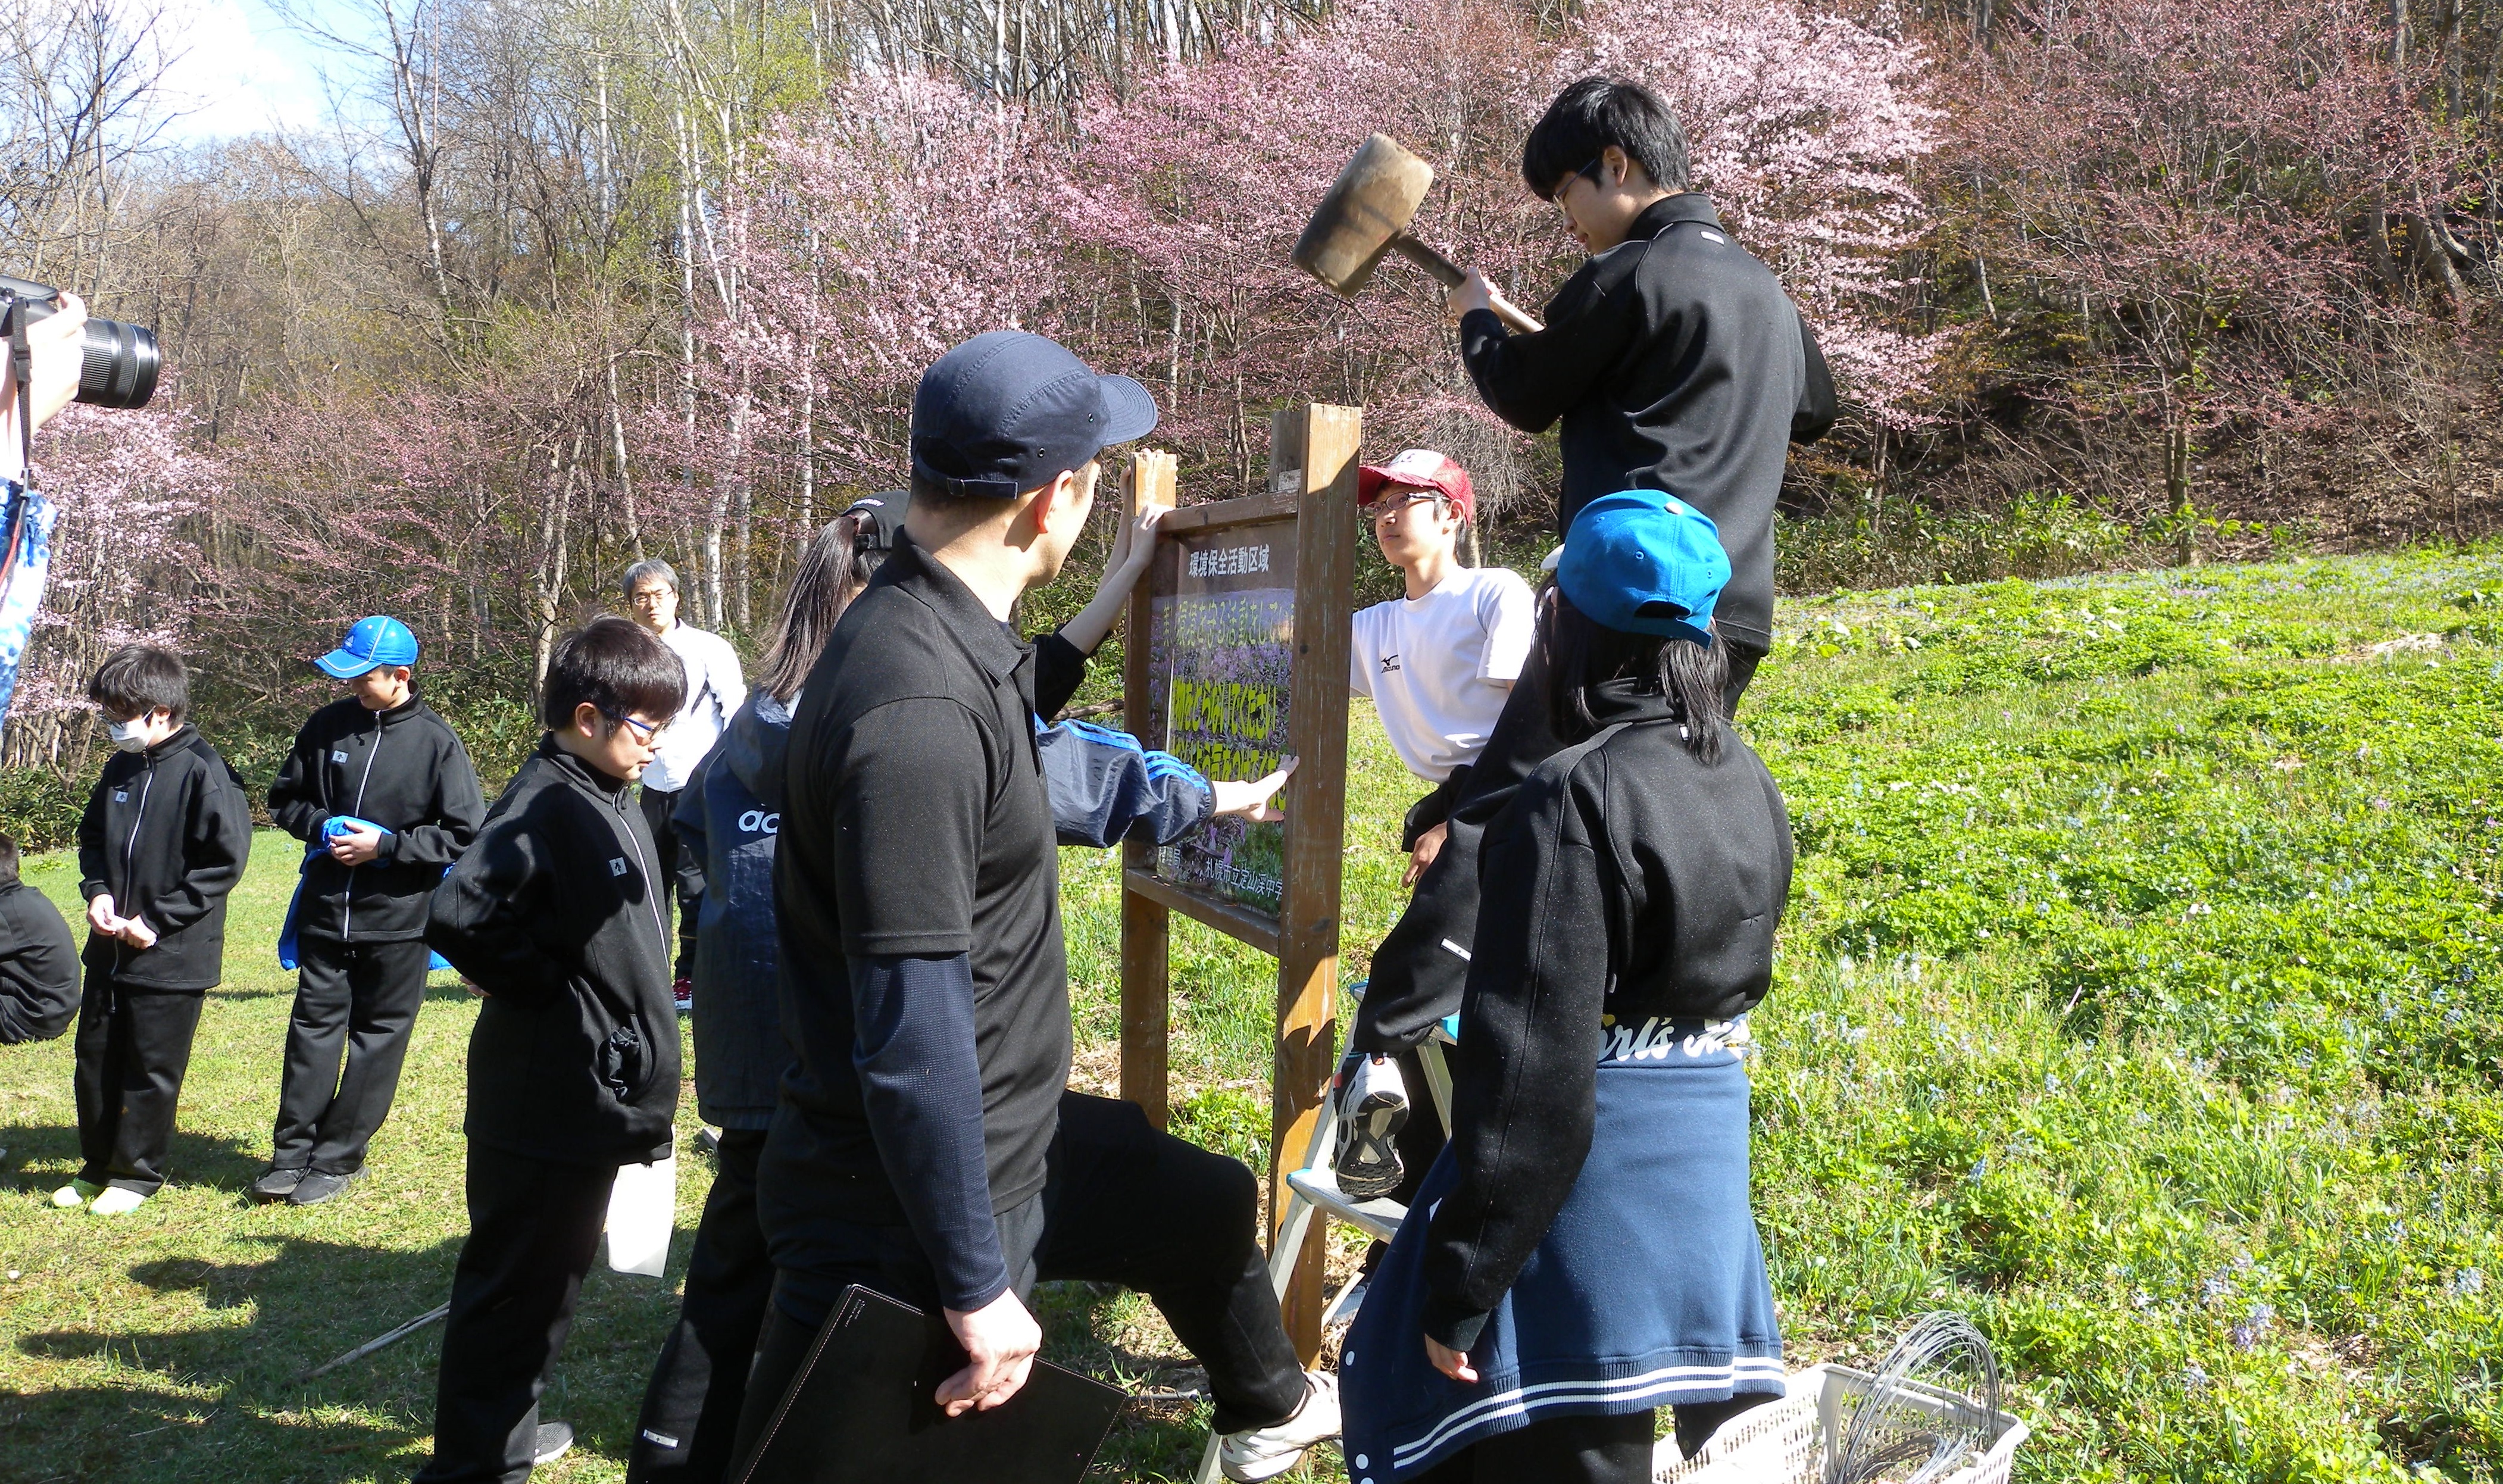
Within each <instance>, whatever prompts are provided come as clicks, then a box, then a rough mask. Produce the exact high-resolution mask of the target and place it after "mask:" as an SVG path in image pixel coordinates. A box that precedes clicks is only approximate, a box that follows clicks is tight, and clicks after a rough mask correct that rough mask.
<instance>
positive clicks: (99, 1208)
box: [86, 1185, 148, 1216]
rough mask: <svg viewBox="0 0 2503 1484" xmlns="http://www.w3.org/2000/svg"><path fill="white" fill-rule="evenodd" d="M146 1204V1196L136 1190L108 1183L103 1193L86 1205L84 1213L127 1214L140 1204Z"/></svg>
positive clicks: (136, 1208) (92, 1214)
mask: <svg viewBox="0 0 2503 1484" xmlns="http://www.w3.org/2000/svg"><path fill="white" fill-rule="evenodd" d="M146 1204H148V1197H147V1196H145V1195H142V1194H140V1193H139V1192H138V1191H129V1190H124V1189H122V1188H121V1187H120V1186H118V1185H109V1186H106V1187H105V1188H104V1193H103V1194H101V1195H98V1196H97V1197H96V1198H95V1199H94V1200H93V1201H92V1202H90V1203H89V1204H88V1205H87V1208H86V1214H87V1215H89V1216H128V1215H129V1214H130V1213H131V1212H133V1211H136V1210H138V1209H139V1208H140V1207H141V1206H144V1205H146Z"/></svg>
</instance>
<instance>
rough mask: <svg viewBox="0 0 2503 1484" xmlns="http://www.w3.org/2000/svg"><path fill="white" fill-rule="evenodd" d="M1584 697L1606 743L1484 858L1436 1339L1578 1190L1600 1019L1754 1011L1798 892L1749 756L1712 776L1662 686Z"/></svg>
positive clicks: (1461, 1331)
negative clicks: (1691, 748)
mask: <svg viewBox="0 0 2503 1484" xmlns="http://www.w3.org/2000/svg"><path fill="white" fill-rule="evenodd" d="M1589 695H1590V700H1591V710H1592V713H1593V714H1594V716H1596V717H1597V718H1598V720H1599V722H1600V723H1601V726H1602V730H1601V731H1600V732H1599V734H1598V735H1596V736H1594V737H1593V738H1590V739H1589V740H1587V741H1585V742H1581V743H1579V744H1577V745H1574V746H1571V747H1567V748H1565V749H1564V750H1563V751H1561V752H1559V753H1557V754H1556V755H1555V756H1554V757H1551V758H1549V759H1548V760H1547V761H1546V762H1545V763H1544V764H1542V765H1541V766H1540V767H1539V769H1538V771H1537V772H1536V773H1535V774H1532V775H1531V776H1530V778H1529V781H1528V782H1526V783H1525V784H1523V785H1522V787H1521V790H1520V792H1519V793H1518V794H1516V795H1515V796H1514V798H1513V801H1512V804H1511V806H1510V807H1509V808H1507V809H1506V810H1505V811H1503V812H1502V813H1501V814H1499V815H1497V816H1496V818H1495V819H1494V821H1493V822H1492V824H1490V825H1489V826H1488V827H1487V833H1486V842H1485V846H1484V849H1483V852H1482V853H1481V855H1480V857H1479V866H1478V881H1479V891H1480V893H1481V896H1480V900H1479V907H1478V932H1477V944H1476V949H1475V956H1474V957H1473V958H1472V959H1471V960H1470V963H1469V979H1468V990H1467V993H1466V996H1465V998H1464V999H1463V1001H1462V1005H1461V1009H1460V1040H1459V1046H1458V1048H1457V1051H1456V1053H1455V1054H1454V1056H1453V1061H1452V1095H1453V1108H1452V1112H1453V1118H1452V1153H1453V1155H1454V1156H1455V1157H1456V1158H1457V1160H1458V1162H1459V1182H1458V1184H1457V1185H1456V1186H1455V1187H1453V1189H1452V1191H1451V1193H1450V1194H1448V1195H1446V1196H1444V1197H1443V1200H1442V1203H1441V1204H1440V1205H1438V1206H1437V1207H1435V1209H1434V1211H1433V1214H1432V1220H1431V1225H1429V1226H1428V1227H1427V1228H1426V1246H1425V1260H1424V1272H1425V1282H1426V1286H1427V1289H1428V1291H1429V1297H1428V1301H1427V1304H1426V1311H1425V1315H1426V1317H1425V1330H1426V1332H1427V1333H1428V1334H1431V1335H1433V1336H1435V1337H1436V1338H1437V1339H1439V1340H1441V1341H1442V1342H1443V1343H1445V1344H1447V1345H1451V1346H1453V1347H1455V1348H1457V1349H1466V1348H1467V1346H1468V1345H1469V1343H1471V1342H1472V1341H1474V1340H1475V1338H1476V1335H1477V1330H1478V1328H1479V1325H1480V1324H1481V1323H1482V1322H1483V1320H1484V1317H1485V1315H1486V1314H1487V1312H1488V1311H1490V1310H1492V1308H1493V1307H1494V1305H1495V1303H1496V1302H1497V1300H1499V1299H1500V1298H1501V1297H1502V1296H1503V1294H1504V1293H1505V1291H1507V1290H1508V1289H1510V1288H1511V1287H1512V1282H1513V1279H1514V1278H1516V1277H1518V1276H1519V1275H1520V1273H1521V1268H1522V1265H1523V1264H1524V1263H1526V1262H1527V1261H1528V1260H1529V1256H1530V1254H1531V1253H1532V1252H1533V1251H1535V1250H1536V1249H1537V1246H1538V1243H1539V1241H1540V1239H1542V1238H1543V1237H1544V1236H1545V1235H1546V1234H1547V1227H1548V1224H1549V1223H1551V1222H1553V1221H1554V1220H1555V1218H1556V1213H1557V1211H1558V1210H1560V1208H1561V1207H1562V1206H1563V1204H1564V1198H1565V1196H1566V1195H1568V1194H1570V1193H1571V1192H1572V1190H1573V1184H1574V1182H1575V1181H1576V1180H1578V1179H1580V1178H1581V1173H1582V1162H1583V1159H1584V1157H1585V1156H1588V1155H1589V1153H1590V1151H1591V1132H1592V1123H1593V1121H1594V1114H1595V1111H1596V1106H1597V1104H1596V1100H1597V1087H1596V1083H1597V1077H1598V1059H1599V1044H1600V1033H1601V1021H1600V1018H1601V1017H1602V1016H1603V1015H1612V1016H1614V1017H1616V1018H1617V1021H1618V1022H1619V1023H1620V1024H1626V1023H1631V1024H1640V1023H1642V1022H1643V1021H1644V1020H1645V1019H1647V1018H1651V1017H1654V1016H1658V1017H1662V1018H1674V1019H1727V1018H1730V1017H1732V1016H1736V1015H1740V1014H1743V1013H1744V1012H1746V1011H1748V1010H1751V1009H1753V1008H1754V1007H1755V1005H1756V1003H1757V1002H1758V1001H1759V1000H1762V999H1763V998H1764V997H1765V991H1766V988H1767V987H1769V986H1770V984H1771V983H1772V975H1773V928H1774V925H1775V924H1776V923H1778V922H1779V921H1780V920H1781V915H1782V907H1783V904H1784V903H1785V902H1786V901H1787V900H1788V899H1789V896H1790V885H1791V832H1790V816H1789V814H1788V812H1787V811H1785V810H1784V808H1783V806H1782V795H1781V790H1780V789H1779V788H1777V787H1776V786H1774V783H1773V779H1772V775H1770V774H1769V773H1766V771H1765V765H1764V763H1763V762H1762V761H1760V760H1759V759H1758V758H1757V756H1756V754H1755V753H1754V752H1753V751H1752V750H1750V749H1749V748H1748V746H1747V744H1746V743H1745V742H1740V741H1739V740H1738V738H1737V735H1736V734H1735V733H1725V734H1724V735H1723V737H1722V740H1721V758H1720V761H1719V762H1718V763H1715V764H1713V765H1711V766H1709V767H1707V766H1705V765H1704V764H1703V763H1701V762H1700V761H1698V760H1697V758H1696V757H1695V755H1694V754H1693V753H1691V752H1688V751H1687V750H1686V745H1685V742H1684V741H1683V740H1682V734H1683V731H1684V728H1683V727H1682V726H1681V725H1680V724H1679V722H1678V721H1677V719H1676V715H1675V713H1674V711H1673V710H1672V709H1671V707H1670V703H1669V702H1668V700H1667V698H1666V697H1664V696H1662V695H1661V694H1660V693H1659V692H1657V691H1650V692H1644V691H1642V690H1639V689H1637V688H1636V686H1635V684H1634V682H1632V681H1623V680H1620V681H1610V682H1608V683H1606V684H1604V685H1598V686H1594V687H1592V689H1591V691H1590V692H1589ZM1620 724H1621V725H1620ZM1676 1136H1677V1131H1676V1130H1675V1129H1662V1130H1659V1137H1662V1138H1675V1137H1676ZM1668 1198H1673V1192H1668Z"/></svg>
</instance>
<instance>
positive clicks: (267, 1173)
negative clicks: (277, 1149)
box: [252, 1164, 311, 1205]
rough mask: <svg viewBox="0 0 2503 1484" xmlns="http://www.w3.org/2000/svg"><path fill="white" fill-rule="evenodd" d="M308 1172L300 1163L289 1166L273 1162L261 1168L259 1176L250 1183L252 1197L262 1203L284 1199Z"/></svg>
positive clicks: (266, 1203) (293, 1191)
mask: <svg viewBox="0 0 2503 1484" xmlns="http://www.w3.org/2000/svg"><path fill="white" fill-rule="evenodd" d="M309 1173H311V1172H310V1171H308V1170H306V1169H305V1168H304V1166H302V1165H300V1164H298V1165H294V1166H291V1167H287V1166H280V1165H275V1164H273V1165H271V1166H270V1167H269V1168H267V1169H265V1170H262V1171H261V1172H260V1178H259V1179H258V1180H256V1181H254V1182H253V1183H252V1198H253V1199H255V1200H257V1201H259V1202H260V1203H261V1204H262V1205H269V1204H271V1203H273V1202H276V1201H282V1200H285V1199H286V1198H287V1197H289V1196H290V1195H292V1194H294V1193H295V1187H296V1186H297V1185H299V1184H301V1183H302V1181H303V1179H304V1177H305V1176H306V1175H307V1174H309Z"/></svg>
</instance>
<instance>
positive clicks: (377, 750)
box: [269, 696, 487, 943]
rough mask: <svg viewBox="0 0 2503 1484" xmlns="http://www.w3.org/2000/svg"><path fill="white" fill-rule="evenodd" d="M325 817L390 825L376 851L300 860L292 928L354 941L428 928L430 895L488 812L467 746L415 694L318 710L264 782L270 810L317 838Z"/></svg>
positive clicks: (387, 939)
mask: <svg viewBox="0 0 2503 1484" xmlns="http://www.w3.org/2000/svg"><path fill="white" fill-rule="evenodd" d="M333 815H346V816H347V817H349V818H353V819H365V820H370V821H371V822H373V823H375V824H379V825H381V826H382V827H383V828H384V829H387V830H389V831H391V833H390V834H389V835H386V836H384V837H383V845H382V853H381V854H379V855H377V856H375V857H374V858H373V859H372V860H371V861H369V862H367V863H366V864H364V865H361V866H353V867H351V866H343V865H340V864H339V863H338V861H337V860H335V859H333V858H332V857H331V856H330V854H329V853H328V852H327V851H324V852H323V853H322V854H320V855H317V856H314V857H313V858H312V859H311V860H309V861H307V862H306V863H305V867H304V893H303V896H302V898H301V899H300V900H299V902H298V905H297V915H296V919H295V926H296V931H297V932H299V933H301V934H303V935H305V936H307V937H315V938H335V939H341V940H346V941H353V942H357V943H404V942H406V941H408V940H410V939H412V938H423V937H425V936H426V915H427V904H428V903H429V900H431V898H432V897H433V895H434V888H435V886H436V885H437V884H438V883H439V882H441V881H442V880H443V868H444V867H446V866H448V865H451V864H452V863H453V861H455V860H457V859H459V858H460V855H461V852H462V851H463V850H464V849H467V848H468V846H469V842H470V841H471V840H472V839H473V838H475V837H476V835H477V833H478V821H479V820H481V819H483V818H485V817H486V815H487V801H486V799H485V797H484V796H483V795H481V794H480V793H479V791H478V771H477V770H476V769H475V768H472V767H471V766H470V765H469V752H468V749H467V748H464V747H463V746H462V745H461V739H460V738H458V737H455V736H453V735H452V728H451V727H449V726H447V725H445V724H444V720H443V718H442V717H440V716H438V715H436V714H435V713H434V710H433V708H432V707H429V706H428V705H427V704H426V703H425V702H424V701H422V700H420V699H418V698H417V697H416V696H411V697H409V699H408V700H407V701H405V702H403V703H401V704H400V705H398V706H395V707H392V708H391V709H390V710H388V711H371V710H367V709H366V708H365V707H364V706H363V704H362V703H360V702H359V701H358V700H357V699H356V698H355V697H353V696H352V697H349V698H348V699H346V700H344V701H337V702H333V703H332V704H330V705H328V706H326V707H322V709H320V710H318V711H315V712H314V713H313V715H312V718H311V719H310V720H308V721H306V722H305V723H304V728H303V730H302V731H299V732H297V733H296V734H295V745H294V747H293V748H291V749H290V751H289V752H288V754H287V761H286V762H285V763H283V764H281V765H280V766H279V770H278V779H277V781H276V782H273V783H271V784H270V785H269V817H270V818H271V819H272V820H274V821H276V822H277V825H278V827H279V828H280V829H282V830H285V831H286V832H287V833H289V834H290V835H292V836H294V837H295V838H296V839H298V840H300V841H303V842H304V843H305V844H306V845H315V844H319V843H320V842H321V840H322V827H323V826H324V825H325V824H327V823H328V822H329V821H330V818H331V816H333Z"/></svg>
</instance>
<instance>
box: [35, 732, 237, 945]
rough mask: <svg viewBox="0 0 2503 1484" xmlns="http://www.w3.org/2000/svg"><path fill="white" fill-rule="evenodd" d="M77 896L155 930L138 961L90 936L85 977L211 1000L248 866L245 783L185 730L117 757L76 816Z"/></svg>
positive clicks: (214, 750)
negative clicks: (235, 894) (233, 896)
mask: <svg viewBox="0 0 2503 1484" xmlns="http://www.w3.org/2000/svg"><path fill="white" fill-rule="evenodd" d="M78 840H79V877H80V880H79V895H80V896H81V897H83V898H85V899H86V900H87V901H90V902H91V901H93V900H95V898H96V897H97V896H98V895H99V894H100V893H105V892H110V893H112V895H113V910H114V913H115V915H118V916H123V917H139V918H143V919H145V920H146V922H147V923H148V925H149V926H150V927H152V928H154V929H155V930H156V946H155V947H154V948H153V949H146V950H144V951H143V950H141V949H134V948H132V947H130V946H129V945H128V944H126V943H123V942H121V941H120V939H118V938H106V937H103V936H101V935H99V934H96V933H94V932H89V933H88V934H87V940H86V953H85V954H84V955H82V956H83V958H84V960H85V962H86V966H87V967H88V968H90V969H93V970H96V971H98V972H100V973H108V974H111V975H112V976H113V979H114V982H115V983H116V984H121V985H124V986H127V987H129V988H134V989H181V990H205V989H212V988H215V987H216V986H217V984H218V982H219V980H220V979H222V978H223V975H224V961H225V950H226V893H227V892H229V891H232V890H233V889H234V883H235V882H236V881H238V880H242V879H243V867H244V862H245V861H246V860H248V859H250V858H251V855H252V801H251V799H250V798H249V797H248V796H246V794H245V793H244V789H243V779H242V778H240V777H236V776H235V771H234V770H233V769H232V768H229V767H227V766H226V760H225V759H224V758H222V757H220V756H218V749H217V748H215V747H212V746H210V745H209V743H208V740H207V739H206V738H203V737H202V736H200V734H199V733H198V732H196V731H194V730H193V729H192V728H190V727H189V726H188V725H187V726H185V727H183V728H182V729H181V730H179V731H177V732H176V733H175V734H174V735H173V736H171V737H169V738H167V739H165V740H164V741H163V742H158V743H157V744H156V745H154V746H153V747H150V748H148V749H147V750H146V751H144V752H116V753H114V755H113V756H112V758H111V759H109V760H108V761H107V762H106V763H105V765H104V776H103V777H101V778H98V779H97V780H96V785H95V792H94V793H92V794H89V795H88V796H87V801H86V813H84V814H82V815H81V816H80V817H79V832H78Z"/></svg>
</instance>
